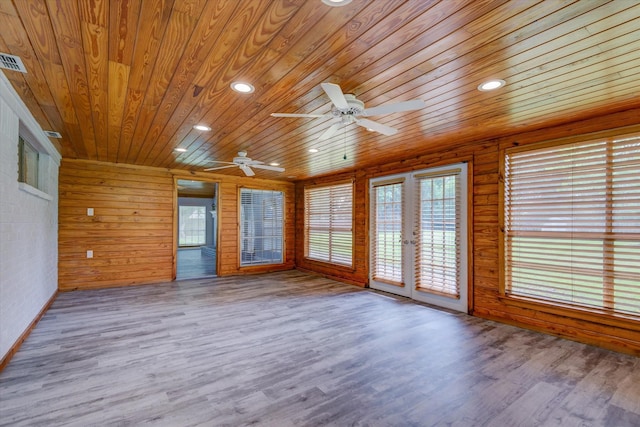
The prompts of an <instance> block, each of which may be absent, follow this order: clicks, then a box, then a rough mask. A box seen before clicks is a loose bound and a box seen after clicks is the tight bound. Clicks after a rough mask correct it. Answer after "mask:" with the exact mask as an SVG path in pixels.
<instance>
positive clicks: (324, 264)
mask: <svg viewBox="0 0 640 427" xmlns="http://www.w3.org/2000/svg"><path fill="white" fill-rule="evenodd" d="M304 262H305V263H307V264H309V265H315V266H318V267H324V268H331V269H336V270H340V271H344V272H347V273H353V272H355V271H356V269H355V268H354V267H353V266H350V265H344V264H334V263H331V262H327V261H320V260H317V259H312V258H306V257H305V258H304Z"/></svg>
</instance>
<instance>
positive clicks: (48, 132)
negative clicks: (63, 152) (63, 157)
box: [44, 130, 62, 139]
mask: <svg viewBox="0 0 640 427" xmlns="http://www.w3.org/2000/svg"><path fill="white" fill-rule="evenodd" d="M44 133H45V135H47V136H48V137H49V138H58V139H60V138H62V135H60V132H54V131H52V130H45V131H44Z"/></svg>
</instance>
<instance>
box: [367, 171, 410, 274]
mask: <svg viewBox="0 0 640 427" xmlns="http://www.w3.org/2000/svg"><path fill="white" fill-rule="evenodd" d="M402 187H403V184H402V183H393V184H386V185H381V186H377V187H374V188H373V212H372V213H373V221H374V223H373V228H374V229H373V236H372V239H373V248H372V249H373V254H372V255H373V256H372V264H373V265H372V268H373V279H374V280H381V281H385V282H391V283H392V284H399V285H402V282H403V277H402V215H403V201H402V192H403V191H402Z"/></svg>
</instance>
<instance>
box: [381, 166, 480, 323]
mask: <svg viewBox="0 0 640 427" xmlns="http://www.w3.org/2000/svg"><path fill="white" fill-rule="evenodd" d="M370 201H371V209H370V215H371V220H370V228H371V229H370V237H371V247H370V253H371V263H370V266H371V267H370V277H369V283H370V286H371V287H372V288H374V289H379V290H382V291H386V292H390V293H394V294H397V295H403V296H406V297H409V298H412V299H415V300H418V301H422V302H426V303H430V304H434V305H437V306H440V307H444V308H448V309H452V310H456V311H461V312H465V313H466V312H467V306H468V304H467V293H468V283H467V282H468V281H467V269H468V263H467V165H466V163H460V164H455V165H450V166H445V167H438V168H431V169H425V170H421V171H414V172H410V173H404V174H398V175H392V176H386V177H380V178H376V179H372V180H371V181H370Z"/></svg>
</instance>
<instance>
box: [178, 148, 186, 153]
mask: <svg viewBox="0 0 640 427" xmlns="http://www.w3.org/2000/svg"><path fill="white" fill-rule="evenodd" d="M175 151H179V152H180V153H186V152H187V149H186V148H182V147H178V148H175Z"/></svg>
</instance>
